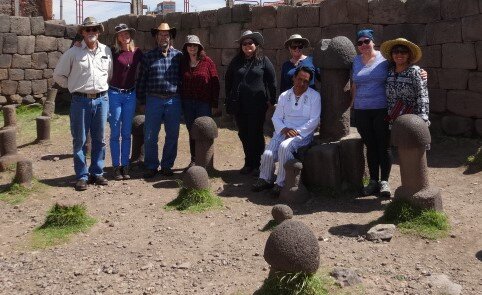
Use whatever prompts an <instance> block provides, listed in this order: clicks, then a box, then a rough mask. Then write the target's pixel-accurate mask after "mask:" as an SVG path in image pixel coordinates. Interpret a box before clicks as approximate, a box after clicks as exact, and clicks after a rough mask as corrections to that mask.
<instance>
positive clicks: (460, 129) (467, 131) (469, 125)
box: [442, 116, 474, 136]
mask: <svg viewBox="0 0 482 295" xmlns="http://www.w3.org/2000/svg"><path fill="white" fill-rule="evenodd" d="M473 128H474V122H473V120H472V119H470V118H464V117H459V116H445V117H443V118H442V130H443V131H444V132H445V133H446V134H448V135H452V136H457V135H462V136H472V132H473Z"/></svg>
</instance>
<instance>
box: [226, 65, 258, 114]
mask: <svg viewBox="0 0 482 295" xmlns="http://www.w3.org/2000/svg"><path fill="white" fill-rule="evenodd" d="M253 62H254V60H252V61H251V63H250V64H249V67H248V69H247V70H246V72H245V73H244V75H243V79H242V80H241V82H239V84H238V87H236V89H231V93H230V94H229V95H228V97H227V98H226V102H225V104H226V113H228V114H230V115H237V114H238V113H239V111H240V109H241V93H240V91H239V88H240V86H241V83H242V82H244V81H245V80H246V75H247V74H248V72H249V70H250V69H251V66H252V65H253Z"/></svg>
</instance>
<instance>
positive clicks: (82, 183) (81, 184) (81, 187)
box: [75, 179, 87, 191]
mask: <svg viewBox="0 0 482 295" xmlns="http://www.w3.org/2000/svg"><path fill="white" fill-rule="evenodd" d="M86 189H87V181H86V180H85V179H79V180H77V182H76V183H75V190H76V191H85V190H86Z"/></svg>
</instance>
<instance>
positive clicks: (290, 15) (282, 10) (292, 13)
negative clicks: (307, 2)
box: [276, 6, 298, 28]
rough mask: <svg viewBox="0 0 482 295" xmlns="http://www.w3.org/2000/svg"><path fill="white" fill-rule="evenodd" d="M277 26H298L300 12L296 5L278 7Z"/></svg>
mask: <svg viewBox="0 0 482 295" xmlns="http://www.w3.org/2000/svg"><path fill="white" fill-rule="evenodd" d="M276 26H277V27H278V28H296V27H297V26H298V12H297V9H296V7H293V6H280V7H278V10H277V12H276Z"/></svg>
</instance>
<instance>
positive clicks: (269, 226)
mask: <svg viewBox="0 0 482 295" xmlns="http://www.w3.org/2000/svg"><path fill="white" fill-rule="evenodd" d="M278 225H279V223H278V222H277V221H276V220H274V219H271V220H270V221H268V223H266V225H265V226H264V227H263V228H262V229H261V231H263V232H264V231H269V230H273V229H274V228H275V227H277V226H278Z"/></svg>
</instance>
